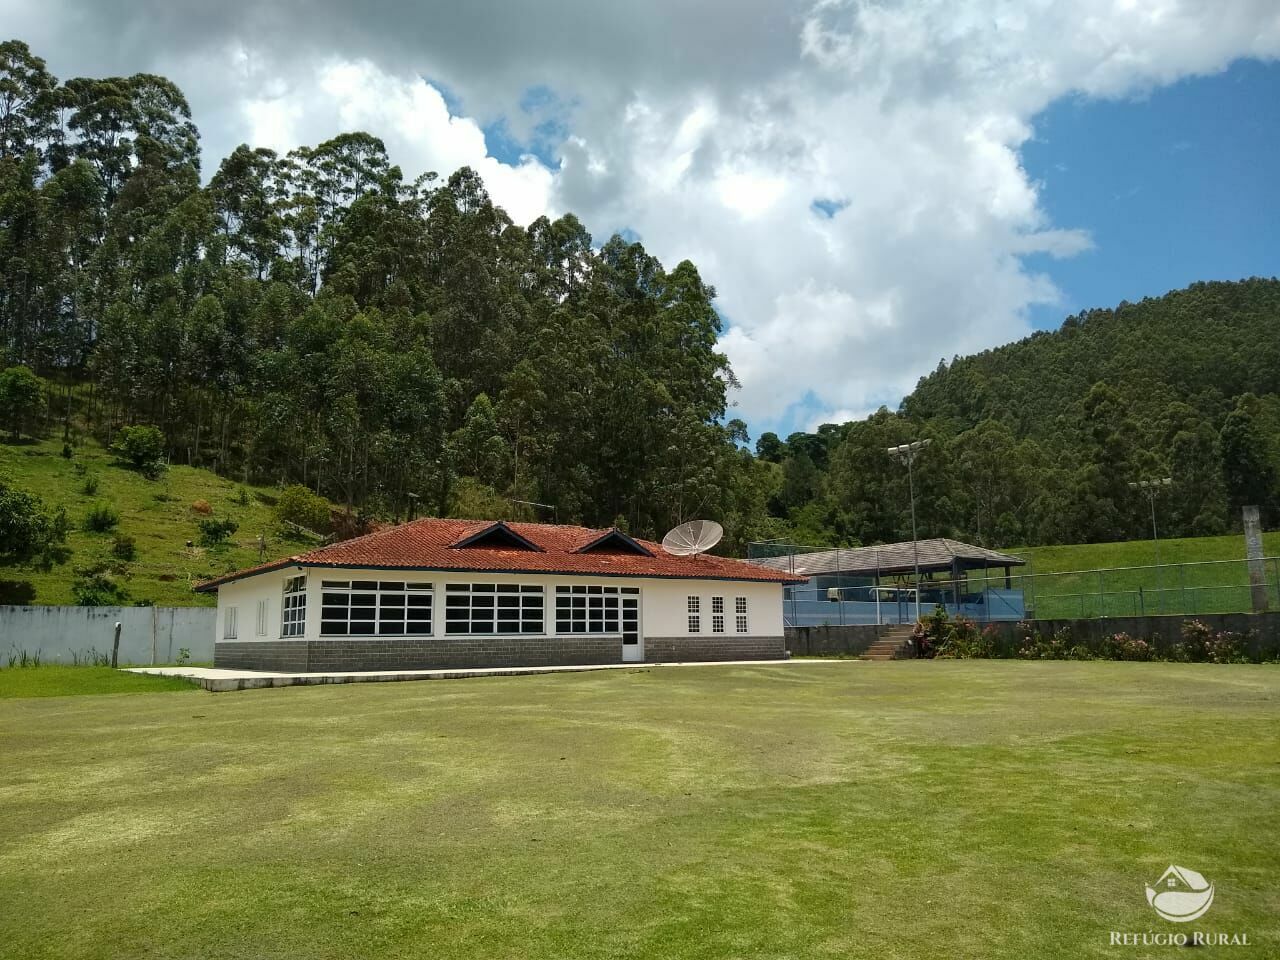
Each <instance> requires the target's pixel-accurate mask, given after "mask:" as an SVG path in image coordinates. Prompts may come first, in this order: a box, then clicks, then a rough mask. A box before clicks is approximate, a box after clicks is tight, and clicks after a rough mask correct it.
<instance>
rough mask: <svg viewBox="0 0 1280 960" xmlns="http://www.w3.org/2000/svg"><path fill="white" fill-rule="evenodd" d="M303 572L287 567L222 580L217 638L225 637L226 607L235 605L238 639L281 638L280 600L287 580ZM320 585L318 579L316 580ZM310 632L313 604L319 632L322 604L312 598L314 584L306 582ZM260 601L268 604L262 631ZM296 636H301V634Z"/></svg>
mask: <svg viewBox="0 0 1280 960" xmlns="http://www.w3.org/2000/svg"><path fill="white" fill-rule="evenodd" d="M300 572H302V571H300V570H299V569H298V568H297V567H285V568H284V569H282V570H273V571H272V572H270V573H261V574H258V575H257V576H256V577H245V578H244V579H243V580H236V581H235V582H233V583H227V584H223V585H222V586H221V587H219V588H218V622H217V624H216V626H215V628H214V638H215V639H217V640H222V639H224V638H225V637H226V623H227V608H228V607H235V608H236V637H235V639H237V640H279V639H280V604H281V600H282V599H283V596H284V582H285V580H287V579H289V578H290V577H296V576H297V575H298V574H299V573H300ZM316 587H317V589H318V588H319V581H317V582H316ZM307 594H308V595H307V632H308V634H310V632H311V630H312V623H311V615H312V607H313V606H314V607H315V611H314V612H315V627H314V629H315V633H316V634H317V635H319V633H320V605H319V601H318V600H317V601H316V602H315V603H314V604H313V603H312V599H311V584H310V583H308V584H307ZM258 601H264V602H265V603H266V605H267V631H266V634H265V635H261V636H260V635H259V634H258V632H257V625H258ZM297 639H302V638H301V637H299V638H297Z"/></svg>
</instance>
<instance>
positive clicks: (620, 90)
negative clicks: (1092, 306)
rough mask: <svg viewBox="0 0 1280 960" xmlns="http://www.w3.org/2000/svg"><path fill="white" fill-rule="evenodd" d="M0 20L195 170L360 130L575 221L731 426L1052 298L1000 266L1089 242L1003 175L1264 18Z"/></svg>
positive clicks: (489, 11)
mask: <svg viewBox="0 0 1280 960" xmlns="http://www.w3.org/2000/svg"><path fill="white" fill-rule="evenodd" d="M0 20H3V21H4V22H6V23H8V24H9V28H8V29H9V32H12V33H13V34H14V35H17V36H21V37H23V38H24V39H27V40H28V41H29V42H30V43H31V44H32V45H33V47H34V48H35V49H36V50H37V51H38V52H40V53H41V54H42V55H44V56H46V58H48V59H49V60H50V64H51V66H52V67H53V69H54V70H55V71H57V72H58V73H59V74H60V75H64V76H66V75H70V74H72V73H73V72H78V73H91V74H92V73H97V74H103V73H110V72H116V73H118V72H133V71H137V70H144V69H145V70H154V71H156V72H163V73H166V74H167V75H169V76H171V77H173V78H174V79H175V80H176V81H177V82H178V83H180V84H181V86H182V87H183V89H184V90H186V91H187V93H188V95H189V97H190V98H191V100H192V104H193V108H194V110H195V113H196V120H197V122H198V123H199V125H200V127H201V129H202V131H203V132H204V134H205V143H206V150H207V151H208V153H209V155H210V157H211V161H210V162H211V163H212V162H216V158H217V157H220V156H221V155H223V154H225V153H226V152H227V151H228V150H229V149H230V148H231V147H232V146H234V145H235V144H236V143H238V142H240V141H241V140H249V141H250V142H254V143H259V144H263V145H268V146H273V147H276V148H278V149H286V148H288V147H291V146H294V145H296V144H298V143H304V142H317V141H319V140H322V139H325V138H327V137H328V136H331V135H333V134H334V133H336V132H338V131H339V130H341V129H352V128H363V129H367V130H369V131H370V132H372V133H374V134H376V135H378V136H380V137H382V138H383V139H384V140H385V141H386V142H387V144H388V147H389V149H390V152H391V155H392V159H393V161H395V162H397V163H399V164H400V165H401V166H402V168H403V169H404V170H405V172H406V173H407V174H409V175H414V174H416V173H418V172H421V171H423V170H426V169H434V170H437V171H439V172H441V173H448V172H450V171H451V170H452V169H454V168H455V167H457V166H460V165H462V164H464V163H465V164H469V165H471V166H473V167H475V168H476V169H477V170H479V171H480V173H481V175H482V176H483V177H484V178H485V181H486V183H488V184H489V186H490V189H491V191H492V193H493V195H494V196H495V198H496V199H497V200H498V201H499V202H500V203H502V204H503V205H504V206H506V207H507V209H508V210H509V212H511V213H512V215H513V217H514V219H516V220H517V221H520V222H527V221H528V220H530V219H532V218H533V217H534V216H537V215H538V214H539V213H542V212H548V213H551V214H553V215H554V214H555V213H559V212H563V211H567V210H572V211H574V212H575V213H577V214H578V215H579V216H580V217H582V219H583V220H584V221H585V222H586V223H587V225H588V227H589V228H590V229H591V230H592V231H593V232H594V233H595V234H596V235H597V236H598V237H600V238H602V239H603V237H604V236H607V234H608V233H610V232H612V231H614V230H618V229H622V228H629V229H631V230H634V231H635V232H636V233H638V234H639V235H640V236H641V238H642V239H643V241H644V243H645V245H646V246H647V247H648V248H649V249H650V250H651V252H653V253H655V254H656V255H657V256H659V257H660V258H662V259H663V260H664V261H665V262H667V263H668V264H669V265H673V264H674V263H675V262H677V261H678V260H680V259H682V258H686V257H687V258H690V259H692V260H693V261H694V262H695V263H697V264H698V266H699V268H700V269H701V270H702V272H703V274H704V276H705V277H706V279H707V280H709V281H710V282H711V283H713V284H715V286H716V287H717V289H718V290H719V293H720V305H721V308H722V310H723V311H724V314H725V315H726V317H727V318H728V320H729V324H730V325H729V328H728V330H727V332H726V334H725V336H724V339H723V347H724V349H725V351H726V352H727V353H728V354H729V356H730V358H731V361H732V362H733V364H734V367H735V370H736V372H737V373H738V376H739V378H740V380H741V381H742V384H743V386H742V390H741V391H740V393H739V395H738V396H737V398H736V400H737V403H738V410H737V413H738V415H741V416H744V417H746V418H747V419H748V420H749V421H750V422H751V423H752V424H753V426H755V427H756V428H757V429H765V428H769V427H772V426H782V427H783V428H784V429H785V428H789V427H792V426H795V427H805V426H810V425H813V424H816V423H820V422H822V421H823V420H825V419H833V420H835V419H839V418H840V417H842V416H847V415H849V414H851V413H855V412H856V413H861V412H865V411H868V410H871V409H874V408H875V407H876V406H878V405H879V404H881V403H888V404H890V405H893V404H895V403H896V401H897V399H898V398H899V397H900V396H901V395H902V393H903V392H904V391H906V390H909V389H910V388H911V386H912V385H913V384H914V382H915V380H916V379H917V378H918V377H919V376H920V375H921V374H922V373H925V372H927V371H928V370H930V369H932V368H933V367H934V366H935V365H936V364H937V362H938V360H939V358H942V357H950V356H951V355H953V354H956V353H965V352H969V351H972V350H978V349H982V348H985V347H989V346H992V345H994V344H997V343H1000V342H1003V341H1006V340H1009V339H1011V338H1014V337H1017V336H1020V335H1022V334H1024V333H1025V332H1026V331H1027V320H1026V317H1027V311H1028V309H1029V308H1030V307H1031V306H1033V305H1035V304H1046V303H1047V304H1053V303H1056V302H1058V300H1059V296H1060V295H1059V292H1058V291H1057V290H1056V288H1055V287H1054V285H1053V283H1052V282H1051V281H1050V280H1049V279H1048V278H1047V277H1046V276H1044V275H1043V274H1039V273H1037V272H1036V271H1035V270H1033V269H1032V268H1031V267H1029V266H1028V261H1027V260H1026V259H1025V258H1027V257H1028V255H1030V254H1047V255H1050V256H1054V257H1066V256H1071V255H1073V254H1075V253H1078V252H1079V251H1080V250H1082V249H1085V248H1087V247H1088V245H1089V243H1090V240H1089V236H1088V233H1087V226H1088V225H1087V224H1054V223H1050V222H1049V221H1048V218H1047V217H1046V215H1045V213H1044V211H1043V208H1042V206H1041V204H1040V202H1039V196H1038V189H1039V187H1038V185H1037V184H1036V183H1035V182H1033V181H1032V180H1031V179H1030V178H1029V177H1028V175H1027V173H1026V171H1025V170H1024V169H1023V167H1022V165H1021V161H1020V149H1021V147H1022V145H1023V144H1024V143H1025V142H1026V141H1027V140H1028V139H1029V138H1031V137H1032V136H1033V135H1034V122H1035V117H1036V116H1037V114H1038V113H1039V112H1040V111H1042V110H1044V109H1045V108H1046V107H1047V106H1048V105H1049V104H1050V103H1052V102H1053V101H1054V100H1056V99H1059V98H1061V97H1065V96H1085V97H1125V96H1133V95H1141V94H1142V93H1144V92H1146V91H1147V90H1150V89H1152V88H1153V87H1155V86H1158V85H1161V84H1166V83H1170V82H1173V81H1175V80H1177V79H1180V78H1182V77H1185V76H1189V75H1195V74H1206V73H1211V72H1215V71H1218V70H1221V69H1223V68H1225V67H1226V66H1227V65H1228V64H1229V63H1230V62H1231V61H1232V60H1233V59H1235V58H1239V57H1262V58H1271V57H1276V56H1278V55H1280V7H1277V5H1276V4H1275V3H1274V0H1236V2H1233V3H1229V4H1222V3H1217V2H1213V0H1077V2H1076V3H1074V4H1070V5H1067V4H1061V3H1057V2H1050V0H1031V2H1026V3H1018V4H1010V3H1008V2H1004V0H969V2H953V0H911V2H905V0H904V2H897V3H894V2H870V0H817V2H814V0H792V2H777V0H705V2H702V3H699V4H694V5H688V4H684V3H679V2H676V0H655V2H654V3H651V4H649V5H647V6H646V7H645V9H644V10H643V12H642V13H641V14H637V13H636V11H635V10H632V9H630V8H626V7H620V6H617V5H613V4H601V3H566V2H559V3H557V2H549V3H546V4H522V3H514V4H513V3H509V2H499V0H475V2H473V3H469V4H463V5H452V4H444V3H434V4H419V3H410V2H408V0H371V2H368V3H366V4H363V5H360V6H359V7H358V8H357V7H353V6H351V5H348V4H343V3H339V2H337V0H313V2H307V3H303V2H302V0H286V2H280V3H272V4H260V3H257V2H253V3H250V2H248V0H223V2H221V3H219V4H216V5H209V4H203V3H196V2H194V0H183V2H177V0H170V2H165V3H159V2H155V3H145V4H140V3H137V2H129V3H125V2H123V0H49V2H47V3H42V4H41V5H40V6H39V9H38V10H37V9H36V8H35V5H33V4H30V3H28V2H16V0H0ZM103 37H107V38H109V39H110V41H111V42H109V43H102V42H101V38H103ZM446 88H447V91H449V92H451V93H452V94H453V95H456V97H457V98H458V99H457V101H454V100H451V99H449V98H447V97H446V95H445V93H446ZM535 88H536V89H545V90H550V91H552V92H553V94H554V98H553V99H554V104H553V107H554V109H555V111H556V113H555V120H556V129H557V130H559V131H561V135H560V136H559V137H558V141H557V142H555V143H552V144H551V145H550V152H551V154H552V155H553V159H554V160H555V161H556V162H555V163H552V164H550V165H548V164H544V163H543V162H541V161H539V160H538V159H536V158H535V157H533V156H523V157H518V158H514V159H513V158H512V157H511V156H509V155H505V154H504V157H505V160H506V161H507V162H502V161H501V160H499V159H497V158H495V157H494V156H493V155H492V147H493V145H492V144H489V143H486V141H485V137H484V133H483V128H484V127H485V126H486V125H488V124H490V123H494V122H497V121H503V122H504V123H505V124H506V127H507V129H508V130H509V131H511V133H512V135H513V136H515V137H517V138H524V139H528V138H530V137H532V135H533V131H534V129H535V127H536V126H537V124H538V123H539V122H540V121H541V120H542V119H543V117H542V116H541V114H540V113H539V112H538V110H537V109H531V108H530V98H529V96H528V93H529V91H530V90H531V89H535ZM545 147H546V145H545V144H544V148H545ZM545 153H546V151H545V149H544V151H543V154H544V155H545ZM815 204H817V206H815ZM1082 228H1086V229H1082Z"/></svg>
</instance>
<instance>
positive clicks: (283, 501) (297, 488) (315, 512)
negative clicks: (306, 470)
mask: <svg viewBox="0 0 1280 960" xmlns="http://www.w3.org/2000/svg"><path fill="white" fill-rule="evenodd" d="M276 516H277V517H279V518H280V519H281V520H282V521H284V522H285V523H292V524H296V525H297V526H299V527H303V528H305V529H307V530H312V531H314V532H316V533H327V532H328V531H329V528H330V526H331V521H330V519H329V502H328V501H327V500H325V499H324V497H321V496H317V495H316V494H314V493H312V492H311V491H310V490H308V489H307V488H306V487H304V486H303V485H302V484H300V483H295V484H294V485H293V486H291V487H289V488H287V489H286V490H285V491H284V492H283V493H281V494H280V499H279V500H278V501H277V502H276Z"/></svg>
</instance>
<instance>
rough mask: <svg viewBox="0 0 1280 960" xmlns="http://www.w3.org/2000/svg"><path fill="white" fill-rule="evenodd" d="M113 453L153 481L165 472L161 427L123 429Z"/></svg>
mask: <svg viewBox="0 0 1280 960" xmlns="http://www.w3.org/2000/svg"><path fill="white" fill-rule="evenodd" d="M111 452H112V453H114V454H115V455H116V456H117V457H118V458H119V459H120V460H122V461H124V462H125V463H127V464H129V465H130V466H131V467H133V468H134V469H135V470H138V471H140V472H141V473H142V474H143V475H144V476H146V477H149V478H150V479H152V480H154V479H155V478H156V477H158V476H160V474H161V473H162V472H163V471H164V434H163V433H161V432H160V428H159V427H151V426H144V425H141V424H139V425H138V426H134V427H121V428H120V430H119V431H118V432H117V433H116V440H115V443H113V444H111Z"/></svg>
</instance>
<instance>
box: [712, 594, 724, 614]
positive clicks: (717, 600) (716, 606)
mask: <svg viewBox="0 0 1280 960" xmlns="http://www.w3.org/2000/svg"><path fill="white" fill-rule="evenodd" d="M711 612H712V613H724V597H712V598H711Z"/></svg>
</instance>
